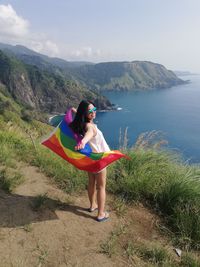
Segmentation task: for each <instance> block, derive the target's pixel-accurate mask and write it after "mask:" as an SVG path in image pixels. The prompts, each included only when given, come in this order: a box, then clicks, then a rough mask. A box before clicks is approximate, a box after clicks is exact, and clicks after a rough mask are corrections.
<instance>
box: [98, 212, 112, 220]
mask: <svg viewBox="0 0 200 267" xmlns="http://www.w3.org/2000/svg"><path fill="white" fill-rule="evenodd" d="M106 215H107V216H106ZM96 220H97V222H105V221H107V220H109V214H108V212H105V216H104V217H103V218H97V219H96Z"/></svg>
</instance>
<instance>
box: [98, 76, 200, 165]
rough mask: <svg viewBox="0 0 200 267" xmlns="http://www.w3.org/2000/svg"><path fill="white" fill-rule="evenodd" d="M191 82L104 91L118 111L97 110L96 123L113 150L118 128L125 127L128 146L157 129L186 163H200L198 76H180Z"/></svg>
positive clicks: (117, 145)
mask: <svg viewBox="0 0 200 267" xmlns="http://www.w3.org/2000/svg"><path fill="white" fill-rule="evenodd" d="M180 78H182V79H184V80H190V83H188V84H184V85H179V86H175V87H171V88H168V89H159V90H158V89H155V90H154V89H152V90H149V91H139V90H138V91H132V92H106V93H104V95H105V96H107V97H108V98H109V99H110V101H111V102H112V103H113V104H116V105H118V106H119V107H120V108H122V109H121V110H119V111H109V112H98V113H97V118H96V123H97V124H98V127H99V129H101V130H102V132H103V134H104V136H105V139H106V140H107V142H108V144H109V146H110V147H111V148H112V149H115V148H118V147H119V135H120V131H121V132H124V131H125V129H126V128H127V127H128V129H127V131H128V145H129V146H130V147H131V146H133V145H134V143H135V142H136V140H137V138H138V136H139V135H140V134H142V133H144V132H150V131H153V130H155V131H160V132H162V136H163V138H164V139H165V140H167V141H168V145H166V146H165V147H166V148H169V149H172V150H174V151H176V152H178V153H180V154H181V155H182V156H183V158H184V160H185V161H187V162H189V163H200V75H188V76H183V77H180Z"/></svg>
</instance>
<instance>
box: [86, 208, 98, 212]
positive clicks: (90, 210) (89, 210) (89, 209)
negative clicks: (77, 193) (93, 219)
mask: <svg viewBox="0 0 200 267" xmlns="http://www.w3.org/2000/svg"><path fill="white" fill-rule="evenodd" d="M96 210H98V208H94V209H91V208H88V209H87V211H88V212H94V211H96Z"/></svg>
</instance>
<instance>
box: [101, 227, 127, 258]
mask: <svg viewBox="0 0 200 267" xmlns="http://www.w3.org/2000/svg"><path fill="white" fill-rule="evenodd" d="M125 233H126V225H125V224H120V225H119V226H118V227H117V228H116V229H115V230H113V231H112V232H111V234H110V237H109V238H108V239H107V240H106V241H104V242H102V243H101V244H100V253H103V254H106V255H107V256H108V257H109V258H111V257H112V256H113V255H114V254H116V251H117V242H118V238H119V236H121V235H123V234H125Z"/></svg>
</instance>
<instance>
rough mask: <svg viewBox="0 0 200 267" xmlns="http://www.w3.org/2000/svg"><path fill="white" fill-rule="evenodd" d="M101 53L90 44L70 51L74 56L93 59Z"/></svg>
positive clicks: (71, 55)
mask: <svg viewBox="0 0 200 267" xmlns="http://www.w3.org/2000/svg"><path fill="white" fill-rule="evenodd" d="M100 55H101V51H100V50H99V49H93V48H92V47H90V46H85V47H81V48H78V49H76V50H72V51H71V52H70V51H69V56H70V57H72V58H82V59H89V58H90V59H92V58H96V57H98V56H100Z"/></svg>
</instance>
